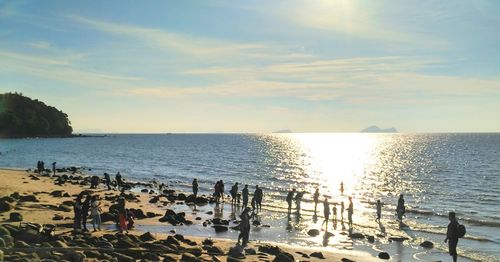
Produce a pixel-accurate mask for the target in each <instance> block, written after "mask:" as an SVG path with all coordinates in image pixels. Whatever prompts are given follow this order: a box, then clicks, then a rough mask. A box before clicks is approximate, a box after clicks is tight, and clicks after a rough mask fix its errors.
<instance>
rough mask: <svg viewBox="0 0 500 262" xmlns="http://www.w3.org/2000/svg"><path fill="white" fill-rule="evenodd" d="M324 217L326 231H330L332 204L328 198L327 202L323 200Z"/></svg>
mask: <svg viewBox="0 0 500 262" xmlns="http://www.w3.org/2000/svg"><path fill="white" fill-rule="evenodd" d="M323 216H324V217H325V220H324V221H323V224H324V223H326V229H327V230H328V220H329V219H330V203H328V198H327V197H325V200H323Z"/></svg>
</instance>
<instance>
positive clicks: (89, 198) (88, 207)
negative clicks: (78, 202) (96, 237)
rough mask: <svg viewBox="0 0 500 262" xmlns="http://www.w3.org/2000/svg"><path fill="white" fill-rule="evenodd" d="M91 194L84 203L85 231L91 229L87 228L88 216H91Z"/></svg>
mask: <svg viewBox="0 0 500 262" xmlns="http://www.w3.org/2000/svg"><path fill="white" fill-rule="evenodd" d="M90 201H91V196H90V195H87V197H86V198H85V201H83V203H82V227H83V231H89V230H88V229H87V218H88V217H89V210H90Z"/></svg>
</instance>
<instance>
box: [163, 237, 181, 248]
mask: <svg viewBox="0 0 500 262" xmlns="http://www.w3.org/2000/svg"><path fill="white" fill-rule="evenodd" d="M163 242H165V243H166V244H172V245H176V246H178V245H180V243H179V241H178V240H177V239H175V238H174V237H172V236H167V239H166V240H164V241H163Z"/></svg>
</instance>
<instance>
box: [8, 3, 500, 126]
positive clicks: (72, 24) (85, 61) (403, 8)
mask: <svg viewBox="0 0 500 262" xmlns="http://www.w3.org/2000/svg"><path fill="white" fill-rule="evenodd" d="M4 92H21V93H23V94H24V95H26V96H29V97H31V98H36V99H39V100H41V101H44V102H45V103H47V104H49V105H52V106H55V107H57V108H59V109H61V110H62V111H64V112H65V113H67V114H68V115H69V117H70V120H71V122H72V126H73V128H74V130H75V131H76V132H113V133H115V132H120V133H163V132H273V131H276V130H283V129H290V130H293V131H294V132H357V131H359V130H361V129H364V128H366V127H367V126H371V125H378V126H380V127H381V128H388V127H396V128H397V129H398V130H399V131H400V132H499V131H500V1H472V0H471V1H459V0H457V1H422V0H415V1H413V0H408V1H372V0H366V1H357V0H331V1H327V0H323V1H321V0H304V1H295V0H291V1H265V0H263V1H5V0H0V93H4Z"/></svg>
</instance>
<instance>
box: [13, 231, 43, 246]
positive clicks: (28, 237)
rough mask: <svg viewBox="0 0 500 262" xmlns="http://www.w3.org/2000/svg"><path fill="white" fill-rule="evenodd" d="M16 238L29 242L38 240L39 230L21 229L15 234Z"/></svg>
mask: <svg viewBox="0 0 500 262" xmlns="http://www.w3.org/2000/svg"><path fill="white" fill-rule="evenodd" d="M15 239H16V240H20V241H25V242H28V243H35V242H37V240H38V231H36V230H34V229H27V230H23V231H19V232H18V233H17V235H16V236H15Z"/></svg>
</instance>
